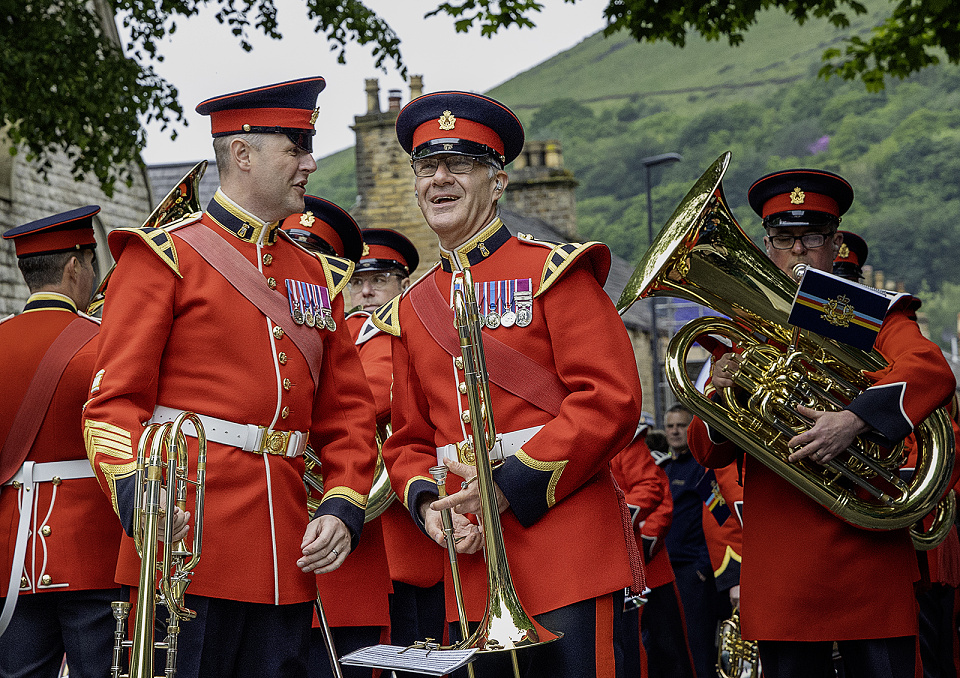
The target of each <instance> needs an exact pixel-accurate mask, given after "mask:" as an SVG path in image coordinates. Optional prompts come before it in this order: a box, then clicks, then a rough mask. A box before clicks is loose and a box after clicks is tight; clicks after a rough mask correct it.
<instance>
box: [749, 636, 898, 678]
mask: <svg viewBox="0 0 960 678" xmlns="http://www.w3.org/2000/svg"><path fill="white" fill-rule="evenodd" d="M814 623H815V622H814ZM757 645H758V647H759V649H760V666H761V667H762V669H763V675H764V678H829V677H832V676H834V675H835V673H834V668H833V642H832V641H822V642H809V643H808V642H796V641H783V640H761V641H760V642H759V643H758V644H757ZM837 646H838V648H839V650H840V655H841V657H842V659H843V672H844V677H845V678H913V676H914V674H915V668H916V659H917V638H916V636H903V637H900V638H874V639H866V640H843V641H839V642H838V643H837Z"/></svg>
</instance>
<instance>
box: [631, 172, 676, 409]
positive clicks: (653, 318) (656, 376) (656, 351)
mask: <svg viewBox="0 0 960 678" xmlns="http://www.w3.org/2000/svg"><path fill="white" fill-rule="evenodd" d="M681 160H683V156H681V155H680V154H679V153H661V154H660V155H651V156H649V157H646V158H640V164H641V165H643V167H644V169H645V170H646V179H647V235H648V237H649V239H650V244H651V245H652V244H653V192H652V190H651V188H652V187H651V186H650V168H651V167H656V166H657V165H663V164H665V163H668V162H680V161H681ZM650 333H651V335H652V336H651V339H650V358H651V360H652V361H653V369H652V370H651V371H652V373H653V418H654V420H655V421H656V425H657V427H658V428H662V427H663V394H662V393H661V392H660V391H661V386H660V384H661V382H660V344H659V331H658V330H657V298H656V297H651V298H650Z"/></svg>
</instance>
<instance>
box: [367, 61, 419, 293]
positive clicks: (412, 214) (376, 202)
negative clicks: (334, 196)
mask: <svg viewBox="0 0 960 678" xmlns="http://www.w3.org/2000/svg"><path fill="white" fill-rule="evenodd" d="M366 92H367V113H366V114H365V115H358V116H356V117H355V118H354V125H353V131H354V133H355V134H356V137H357V143H356V147H355V152H356V172H357V193H358V195H359V199H358V201H357V204H356V205H355V206H354V207H353V208H352V209H351V210H350V214H351V216H353V218H354V219H356V220H357V223H358V224H359V225H360V228H392V229H394V230H396V231H400V232H401V233H403V234H404V235H405V236H407V237H408V238H410V240H411V242H413V244H414V245H415V246H416V248H417V250H418V251H419V253H420V260H421V262H423V264H421V268H420V269H418V272H419V271H420V270H423V271H425V270H427V268H429V266H430V262H432V261H434V260H435V259H436V258H437V254H436V253H437V236H436V234H434V232H433V231H431V230H430V228H429V227H428V226H427V224H426V222H425V221H424V220H423V214H421V212H420V208H419V207H417V200H416V198H415V197H414V185H413V171H412V170H411V169H410V157H409V156H408V155H407V154H406V153H405V152H404V150H403V148H401V147H400V143H399V142H398V141H397V133H396V129H395V125H396V122H397V115H398V114H399V112H400V109H401V108H402V107H403V104H404V103H405V102H403V101H401V98H402V94H401V90H399V89H392V90H390V91H389V94H388V106H387V110H386V111H381V109H380V102H379V97H380V85H379V83H378V81H377V80H376V79H370V80H367V81H366ZM421 94H423V78H422V77H421V76H419V75H415V76H411V78H410V96H411V98H416V97H417V96H420V95H421ZM415 275H416V274H415Z"/></svg>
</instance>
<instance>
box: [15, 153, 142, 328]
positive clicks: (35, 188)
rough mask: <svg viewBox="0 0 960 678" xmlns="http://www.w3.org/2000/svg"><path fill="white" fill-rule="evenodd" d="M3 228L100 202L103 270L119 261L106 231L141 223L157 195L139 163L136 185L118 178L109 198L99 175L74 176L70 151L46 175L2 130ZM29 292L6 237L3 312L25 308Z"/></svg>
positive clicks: (96, 223)
mask: <svg viewBox="0 0 960 678" xmlns="http://www.w3.org/2000/svg"><path fill="white" fill-rule="evenodd" d="M0 158H2V160H0V232H5V231H7V230H9V229H11V228H13V227H15V226H19V225H21V224H25V223H28V222H30V221H34V220H36V219H41V218H43V217H46V216H49V215H51V214H57V213H58V212H66V211H67V210H71V209H75V208H77V207H82V206H84V205H90V204H95V205H100V207H101V211H100V213H99V214H98V215H97V216H96V217H94V228H95V230H96V232H97V241H98V243H99V244H98V247H97V259H98V260H99V262H100V263H99V266H100V273H101V275H102V274H103V273H105V272H106V271H107V270H109V268H110V266H112V265H113V259H112V258H111V257H110V252H109V250H108V249H107V244H106V234H107V232H109V231H110V230H112V229H114V228H118V227H121V226H139V225H140V224H141V223H143V220H144V219H146V217H147V216H148V215H149V214H150V211H151V209H152V204H153V197H152V196H151V195H150V189H149V187H148V185H147V181H146V176H145V174H144V173H143V172H141V170H140V169H139V168H134V169H133V176H134V181H133V184H132V185H131V186H129V187H128V186H126V185H124V184H123V183H118V184H117V186H116V189H115V191H114V195H113V197H112V198H107V197H106V195H104V193H103V191H102V190H100V185H99V183H98V182H97V180H96V178H95V177H87V178H86V179H85V180H84V181H79V182H78V181H74V179H73V176H72V175H71V173H70V167H71V165H70V162H69V160H68V158H67V156H66V154H60V155H58V156H57V157H55V159H54V163H53V169H52V170H51V171H50V173H49V174H48V178H47V181H44V180H43V178H42V177H41V176H40V174H39V173H38V172H37V171H36V168H35V166H34V165H33V164H31V163H28V162H27V161H26V158H25V154H24V153H23V152H20V153H18V154H17V155H15V156H11V155H10V154H9V141H7V140H6V137H5V136H2V135H0ZM28 296H29V292H28V290H27V287H26V285H25V284H24V283H23V278H22V277H21V275H20V270H19V269H18V268H17V257H16V254H15V251H14V246H13V243H12V242H10V241H8V240H2V241H0V316H6V315H7V314H9V313H14V312H17V311H19V310H20V309H21V308H22V307H23V302H24V301H25V300H26V298H27V297H28Z"/></svg>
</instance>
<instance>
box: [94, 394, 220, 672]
mask: <svg viewBox="0 0 960 678" xmlns="http://www.w3.org/2000/svg"><path fill="white" fill-rule="evenodd" d="M188 421H189V422H190V423H191V424H193V426H194V427H195V428H196V432H197V445H198V452H197V464H196V470H195V475H194V479H193V480H191V479H190V477H189V469H188V464H187V443H186V439H185V437H184V435H183V434H182V433H181V428H182V426H183V425H184V423H185V422H188ZM164 455H165V456H164ZM206 465H207V438H206V434H205V433H204V431H203V424H202V423H201V422H200V418H199V417H197V415H195V414H193V413H191V412H184V413H182V414H180V416H178V417H177V418H176V420H174V421H173V422H167V423H166V424H151V425H150V426H147V427H146V428H145V429H144V431H143V434H142V435H141V436H140V443H139V445H138V448H137V472H136V483H137V486H136V489H135V490H134V492H135V493H136V495H135V505H134V511H133V539H134V543H135V544H136V547H137V552H138V553H139V554H140V584H139V586H138V588H137V610H136V616H135V621H134V625H133V633H132V638H131V640H126V626H127V616H128V615H129V613H130V607H131V606H130V603H128V602H124V601H119V602H115V603H113V604H112V608H113V616H114V619H115V620H116V630H115V632H114V646H113V665H112V666H111V673H110V675H111V676H112V678H121V677H126V676H129V678H154V671H153V663H154V651H155V650H166V667H165V669H164V676H165V678H173V676H174V675H175V674H176V670H177V669H176V665H177V638H178V635H179V633H180V622H181V621H186V620H188V619H193V618H194V617H196V613H195V612H194V611H192V610H189V609H187V608H186V607H184V593H185V591H186V589H187V586H189V584H190V576H191V574H192V572H193V570H194V569H195V568H196V567H197V565H198V564H199V563H200V545H201V542H202V539H203V497H204V483H205V478H206ZM164 469H166V478H164ZM189 485H193V486H194V488H195V497H194V512H193V526H192V528H193V544H192V547H191V548H190V549H187V546H186V544H185V543H184V542H183V541H182V540H181V541H178V542H177V543H176V544H174V543H173V541H172V540H171V539H169V536H170V535H172V534H173V518H174V509H175V508H180V509H181V510H186V507H187V487H188V486H189ZM164 492H165V493H166V497H165V500H164V501H165V504H164V506H161V500H162V495H163V493H164ZM161 519H163V520H164V531H165V532H164V533H165V534H166V535H167V537H168V538H167V539H165V540H164V543H163V549H162V553H160V554H158V552H157V551H158V549H157V541H158V539H159V527H160V520H161ZM158 573H159V583H157V575H158ZM158 601H159V602H161V603H162V604H163V605H164V606H165V607H166V608H167V610H168V615H167V634H166V637H165V638H164V640H163V641H162V642H159V643H157V642H154V639H153V634H154V626H155V624H156V606H157V602H158ZM125 648H130V662H129V668H128V672H127V673H122V671H123V650H124V649H125Z"/></svg>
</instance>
